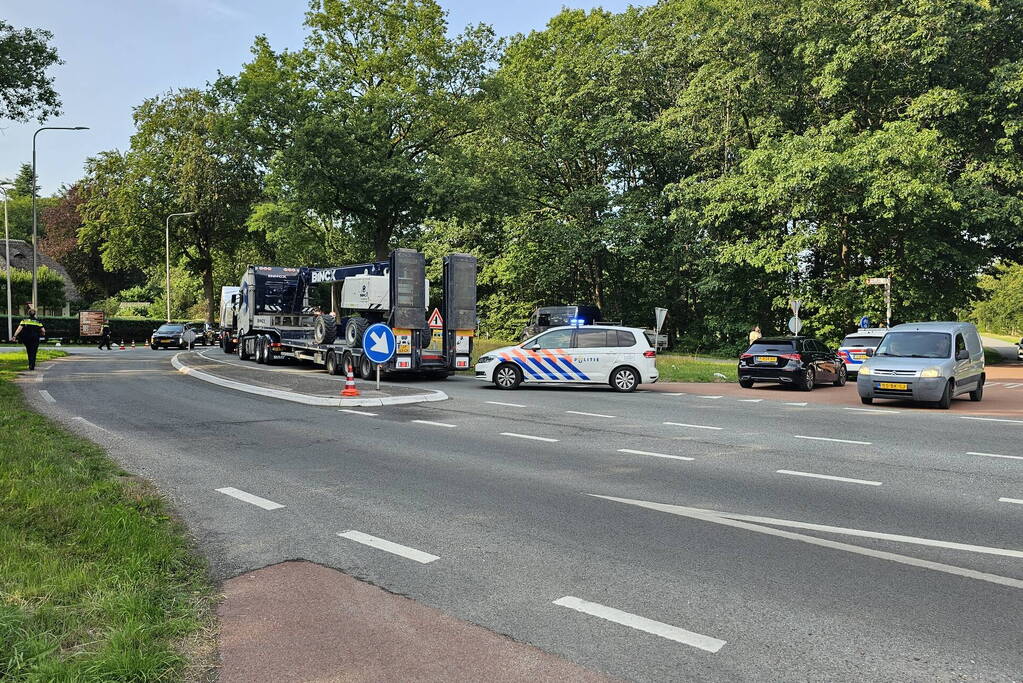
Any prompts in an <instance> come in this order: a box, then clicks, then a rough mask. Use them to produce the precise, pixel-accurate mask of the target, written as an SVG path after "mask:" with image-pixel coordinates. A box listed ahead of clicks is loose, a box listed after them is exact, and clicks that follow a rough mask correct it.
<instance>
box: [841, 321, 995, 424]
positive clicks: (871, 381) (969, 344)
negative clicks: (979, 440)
mask: <svg viewBox="0 0 1023 683" xmlns="http://www.w3.org/2000/svg"><path fill="white" fill-rule="evenodd" d="M985 377H986V375H985V369H984V347H983V346H981V342H980V335H979V334H977V328H976V327H974V325H973V324H972V323H960V322H928V323H907V324H904V325H896V326H895V327H893V328H892V329H890V330H889V331H888V334H886V335H885V336H884V339H883V340H882V341H881V344H880V345H879V346H878V347H877V351H875V352H874V355H873V356H872V357H871V358H870V360H868V361H867V362H866V363H864V364H863V365H861V366H860V372H859V376H858V377H857V378H856V389H857V390H858V391H859V394H860V400H861V401H863V402H864V403H867V404H870V403H873V402H874V399H875V398H896V399H899V398H901V399H904V400H910V401H934V402H936V403H937V405H938V407H939V408H948V407H949V405H951V402H952V399H953V398H954V397H955V396H957V395H958V394H966V393H968V394H969V395H970V400H973V401H980V400H981V399H983V397H984V381H985Z"/></svg>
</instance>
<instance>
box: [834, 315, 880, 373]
mask: <svg viewBox="0 0 1023 683" xmlns="http://www.w3.org/2000/svg"><path fill="white" fill-rule="evenodd" d="M887 331H888V330H887V329H885V328H883V327H882V328H873V329H871V328H867V329H860V330H857V331H856V332H853V333H851V334H848V335H846V337H845V339H843V340H842V343H841V344H839V346H838V355H839V356H840V357H841V358H842V362H843V363H845V370H846V373H847V374H848V375H849V377H855V376H856V372H857V371H858V370H859V369H860V366H861V365H863V361H865V360H867V359H868V358H870V356H872V355H873V353H874V349H876V348H877V345H878V344H880V343H881V339H883V338H884V335H885V332H887Z"/></svg>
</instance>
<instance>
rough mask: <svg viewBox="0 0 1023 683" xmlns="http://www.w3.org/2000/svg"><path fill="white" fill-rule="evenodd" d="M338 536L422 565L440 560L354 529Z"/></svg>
mask: <svg viewBox="0 0 1023 683" xmlns="http://www.w3.org/2000/svg"><path fill="white" fill-rule="evenodd" d="M338 536H340V537H341V538H347V539H348V540H349V541H355V542H356V543H361V544H363V545H368V546H369V547H371V548H376V549H377V550H383V551H385V552H388V553H391V554H392V555H400V556H401V557H404V558H406V559H409V560H415V561H416V562H419V563H420V564H429V563H430V562H433V561H434V560H439V559H440V557H438V556H437V555H431V554H430V553H426V552H423V551H422V550H416V549H415V548H410V547H408V546H407V545H401V544H400V543H394V542H392V541H388V540H386V539H383V538H379V537H377V536H371V535H370V534H364V533H362V532H361V531H356V530H354V529H349V530H348V531H342V532H339V533H338Z"/></svg>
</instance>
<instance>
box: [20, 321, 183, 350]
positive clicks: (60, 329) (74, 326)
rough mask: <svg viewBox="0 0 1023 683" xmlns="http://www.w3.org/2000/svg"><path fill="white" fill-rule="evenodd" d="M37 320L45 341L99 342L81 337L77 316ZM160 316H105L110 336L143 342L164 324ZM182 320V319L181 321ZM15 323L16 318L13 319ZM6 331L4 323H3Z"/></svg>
mask: <svg viewBox="0 0 1023 683" xmlns="http://www.w3.org/2000/svg"><path fill="white" fill-rule="evenodd" d="M39 322H41V323H42V324H43V326H44V327H45V328H46V339H47V341H56V340H58V339H59V340H60V341H61V343H62V344H80V343H85V344H90V343H97V344H98V343H99V337H81V336H80V335H79V334H78V329H79V328H78V316H76V315H75V316H68V317H64V316H41V317H40V318H39ZM164 322H166V321H164V320H163V319H162V318H107V324H108V325H110V337H111V339H112V340H113V341H116V342H119V341H121V340H122V339H123V340H124V341H126V342H129V343H130V342H131V341H132V340H134V341H136V342H144V341H146V340H148V339H149V337H150V335H152V334H153V330H155V329H156V328H158V327H159V326H160V325H163V324H164ZM182 322H183V321H182ZM15 325H17V320H15ZM4 331H5V332H6V325H4Z"/></svg>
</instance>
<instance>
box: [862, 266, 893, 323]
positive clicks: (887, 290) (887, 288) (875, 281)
mask: <svg viewBox="0 0 1023 683" xmlns="http://www.w3.org/2000/svg"><path fill="white" fill-rule="evenodd" d="M867 284H868V285H884V302H885V308H886V313H885V317H884V320H885V326H886V327H891V326H892V279H891V278H890V277H868V278H867Z"/></svg>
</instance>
